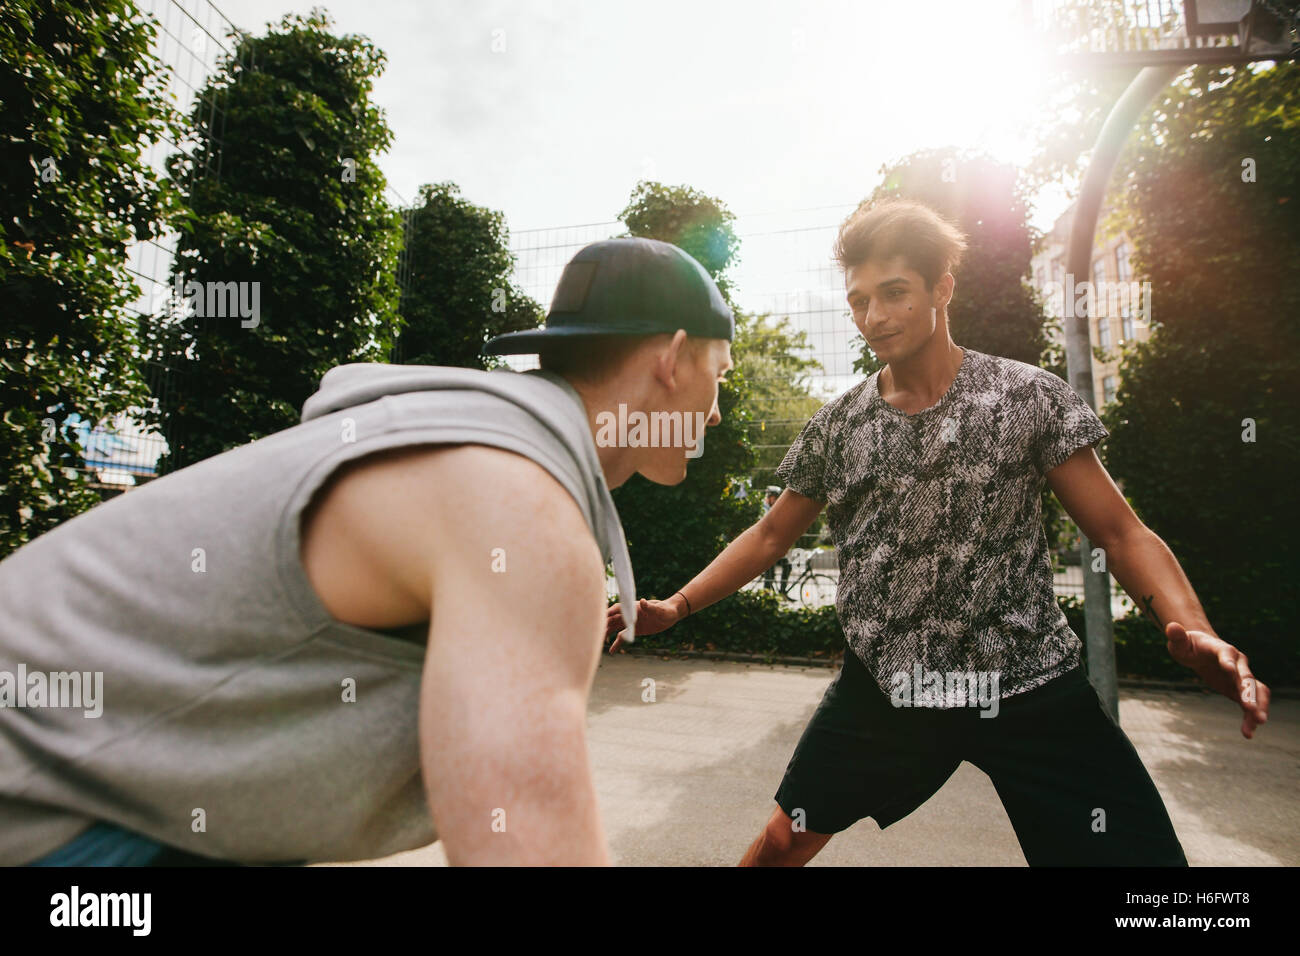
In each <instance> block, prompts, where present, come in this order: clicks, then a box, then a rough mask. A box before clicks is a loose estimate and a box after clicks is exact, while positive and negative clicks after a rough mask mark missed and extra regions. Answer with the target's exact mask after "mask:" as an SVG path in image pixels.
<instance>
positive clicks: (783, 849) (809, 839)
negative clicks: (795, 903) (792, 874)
mask: <svg viewBox="0 0 1300 956" xmlns="http://www.w3.org/2000/svg"><path fill="white" fill-rule="evenodd" d="M796 813H798V811H796ZM799 817H800V819H798V820H795V819H792V818H791V817H790V816H789V815H787V814H786V812H785V811H784V810H782V809H781V808H780V807H778V808H777V809H776V811H775V812H774V813H773V814H772V816H771V818H770V819H769V820H768V821H767V825H766V826H765V827H764V828H763V833H762V835H761V836H760V838H759V841H758V845H757V846H756V847H755V849H756V851H757V852H756V853H755V854H754V861H753V862H755V863H757V864H759V865H762V866H802V865H803V864H804V863H807V862H808V861H809V860H811V859H812V858H813V857H814V856H816V855H817V852H818V851H819V850H820V849H821V848H822V847H824V846H825V845H826V844H827V842H829V841H830V838H831V835H830V834H829V833H814V832H812V831H811V830H808V829H807V828H806V826H805V825H804V823H803V820H802V814H799Z"/></svg>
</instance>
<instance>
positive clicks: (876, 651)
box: [777, 349, 1108, 706]
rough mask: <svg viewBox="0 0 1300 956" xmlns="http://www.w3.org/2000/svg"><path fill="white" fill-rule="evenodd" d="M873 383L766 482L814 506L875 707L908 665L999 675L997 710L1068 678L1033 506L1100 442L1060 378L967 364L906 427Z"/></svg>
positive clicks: (1020, 366) (799, 441)
mask: <svg viewBox="0 0 1300 956" xmlns="http://www.w3.org/2000/svg"><path fill="white" fill-rule="evenodd" d="M879 375H880V373H879V372H876V373H875V374H873V375H872V376H871V377H870V378H868V379H867V380H866V381H865V382H862V383H861V384H859V385H857V386H855V387H854V388H852V389H850V390H849V391H848V392H846V393H845V394H844V395H841V396H840V397H839V398H837V399H835V400H834V401H832V402H830V403H828V404H827V405H825V406H824V407H823V408H822V409H821V410H820V411H818V412H817V414H816V415H814V416H813V417H812V419H811V420H810V421H809V422H808V424H807V425H806V426H804V429H803V431H802V432H800V433H799V436H798V437H797V438H796V439H795V441H794V444H792V445H791V446H790V450H789V451H788V452H787V453H786V456H785V459H784V460H783V461H782V462H781V464H780V466H779V467H778V468H777V475H778V476H780V478H781V479H782V481H784V482H785V484H786V486H787V487H789V488H791V489H793V490H794V491H797V492H798V493H799V494H801V495H805V496H806V497H808V498H813V499H815V500H817V501H824V502H826V505H827V509H826V515H827V519H828V522H829V524H830V528H831V533H832V535H833V536H834V540H835V545H836V548H837V550H838V552H839V566H840V586H839V593H838V597H837V599H836V608H837V611H838V613H839V618H840V624H841V626H842V627H843V628H844V633H845V636H846V638H847V639H848V642H849V644H850V645H851V646H852V648H853V649H854V651H855V652H856V653H857V655H858V657H859V658H861V659H862V662H863V663H864V664H865V665H866V667H867V669H868V670H869V671H870V672H871V673H872V675H873V676H874V677H875V680H876V683H877V684H878V685H879V687H880V688H881V690H882V691H883V692H884V693H886V694H888V693H890V692H891V689H892V688H893V687H894V685H895V681H896V680H897V679H898V678H897V675H899V674H906V675H911V674H913V673H915V672H916V668H917V665H919V668H920V671H922V672H927V673H928V672H939V673H949V672H952V671H957V672H967V673H969V672H982V673H995V674H998V675H999V696H1000V697H1004V698H1005V697H1010V696H1013V695H1015V694H1019V693H1023V692H1025V691H1028V690H1032V689H1033V688H1035V687H1038V686H1039V685H1041V684H1044V683H1046V682H1047V681H1049V680H1051V679H1052V678H1054V677H1058V676H1060V675H1061V674H1064V673H1066V672H1067V671H1069V670H1070V669H1072V668H1073V667H1075V666H1077V665H1078V664H1079V661H1080V651H1081V649H1082V644H1081V643H1080V641H1079V638H1078V636H1077V635H1075V633H1074V632H1073V631H1072V630H1071V629H1070V626H1069V624H1068V623H1067V622H1066V619H1065V615H1064V614H1062V613H1061V610H1060V608H1059V606H1058V605H1057V603H1056V599H1055V597H1054V595H1053V591H1052V567H1051V561H1050V558H1049V556H1048V550H1047V536H1046V534H1045V533H1044V531H1043V524H1042V515H1041V501H1040V495H1041V492H1042V487H1043V483H1044V481H1045V480H1046V477H1045V476H1046V473H1047V472H1048V471H1050V470H1052V469H1053V468H1055V467H1056V466H1057V465H1059V464H1061V463H1062V462H1063V461H1065V460H1066V459H1067V458H1069V457H1070V455H1071V454H1073V453H1074V452H1075V451H1077V450H1078V449H1080V448H1083V447H1085V446H1088V445H1095V444H1096V443H1097V442H1099V441H1100V440H1101V439H1103V438H1105V437H1106V436H1107V434H1108V433H1107V431H1106V429H1105V427H1104V426H1103V425H1102V424H1101V422H1100V421H1099V420H1098V418H1097V416H1096V415H1095V414H1094V413H1093V411H1092V409H1091V408H1089V407H1088V405H1087V403H1086V402H1084V401H1083V400H1082V399H1081V398H1079V396H1078V395H1076V394H1075V392H1074V390H1073V389H1072V388H1070V386H1069V384H1068V383H1066V382H1065V381H1063V380H1062V379H1061V378H1060V377H1059V376H1056V375H1053V374H1052V373H1051V372H1048V371H1045V370H1043V369H1040V368H1035V367H1034V366H1032V365H1027V364H1025V363H1023V362H1016V361H1013V360H1011V359H1006V358H1000V357H998V356H994V355H985V354H983V353H981V352H977V351H975V350H974V349H965V354H964V356H963V358H962V363H961V367H960V368H959V369H958V371H957V376H956V378H955V379H954V380H953V383H952V385H951V386H949V388H948V391H947V392H946V393H944V395H943V397H942V398H941V399H939V401H938V402H937V403H936V404H934V405H932V406H931V407H929V408H927V409H923V410H922V411H920V412H917V413H916V414H915V415H908V414H907V413H905V412H903V411H901V410H900V409H898V408H895V407H894V406H893V405H890V404H889V403H888V402H886V401H885V400H884V399H883V398H882V397H881V396H880V390H879V387H878V385H877V379H878V378H879ZM947 703H949V702H946V701H942V700H937V701H936V700H931V701H929V702H928V704H929V706H945V704H947ZM918 704H919V705H924V704H920V702H918Z"/></svg>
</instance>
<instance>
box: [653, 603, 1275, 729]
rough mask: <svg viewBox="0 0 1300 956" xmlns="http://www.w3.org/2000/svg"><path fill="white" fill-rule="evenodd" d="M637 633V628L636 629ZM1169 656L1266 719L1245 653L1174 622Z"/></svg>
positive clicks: (1168, 630)
mask: <svg viewBox="0 0 1300 956" xmlns="http://www.w3.org/2000/svg"><path fill="white" fill-rule="evenodd" d="M637 632H638V633H640V628H638V629H637ZM1165 640H1166V641H1167V646H1168V648H1169V656H1170V657H1172V658H1173V659H1174V660H1176V661H1177V662H1178V663H1180V664H1182V665H1183V666H1184V667H1190V668H1191V669H1192V670H1194V671H1196V673H1197V675H1198V676H1199V677H1200V678H1201V680H1203V681H1205V683H1206V684H1208V685H1209V686H1210V687H1211V688H1213V689H1214V690H1217V691H1218V692H1219V693H1220V694H1222V695H1223V696H1224V697H1227V698H1228V699H1229V700H1232V701H1235V702H1236V703H1237V704H1239V705H1240V706H1241V712H1242V715H1243V718H1242V721H1241V734H1242V736H1243V737H1246V738H1250V737H1254V736H1255V728H1256V727H1258V726H1259V725H1260V724H1262V723H1265V722H1266V721H1267V720H1268V698H1269V691H1268V685H1267V684H1265V683H1264V682H1263V681H1260V680H1256V679H1255V675H1254V674H1252V673H1251V672H1250V666H1249V663H1248V661H1247V660H1246V655H1245V654H1243V653H1241V651H1239V650H1237V649H1236V648H1235V647H1233V646H1232V645H1231V644H1229V643H1228V642H1227V641H1225V640H1223V639H1222V638H1219V637H1215V636H1214V635H1213V634H1210V633H1208V632H1206V631H1189V630H1187V628H1185V627H1183V626H1182V625H1181V624H1179V623H1177V622H1176V621H1170V622H1169V623H1168V624H1166V625H1165Z"/></svg>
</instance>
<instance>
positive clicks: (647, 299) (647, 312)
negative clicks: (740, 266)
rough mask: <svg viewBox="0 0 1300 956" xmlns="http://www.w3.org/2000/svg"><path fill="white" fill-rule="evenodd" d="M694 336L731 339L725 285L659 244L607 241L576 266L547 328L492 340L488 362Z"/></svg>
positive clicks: (587, 250) (563, 282)
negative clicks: (564, 344) (604, 339)
mask: <svg viewBox="0 0 1300 956" xmlns="http://www.w3.org/2000/svg"><path fill="white" fill-rule="evenodd" d="M678 329H685V330H686V334H687V335H694V336H699V337H701V338H709V339H727V340H728V341H730V340H731V338H732V336H733V335H734V333H735V321H734V320H733V318H732V315H731V308H730V306H728V305H727V303H726V301H725V300H724V299H723V298H722V293H721V292H719V291H718V287H717V284H716V283H714V281H713V278H712V277H711V276H710V275H709V274H708V273H707V272H706V271H705V270H704V267H703V266H702V265H700V264H699V263H698V262H696V261H695V259H693V258H692V257H691V256H690V255H689V254H687V253H686V252H685V251H683V250H682V249H679V248H678V247H677V246H674V245H673V244H672V243H668V242H660V241H659V240H658V239H606V240H604V241H602V242H593V243H592V244H591V245H589V246H585V247H583V248H582V249H581V250H580V251H579V252H578V254H577V255H575V256H574V257H573V258H572V259H570V260H569V264H568V265H566V266H565V267H564V272H563V274H562V275H561V276H560V284H559V285H558V286H557V287H556V289H555V297H554V298H553V299H552V300H551V310H550V311H549V312H548V313H547V314H546V325H545V327H544V328H540V329H528V330H526V331H523V332H507V333H506V334H505V335H498V336H497V337H496V338H493V339H489V340H488V341H487V343H485V344H484V346H483V354H484V355H514V354H519V353H529V352H537V351H539V350H540V349H541V347H542V344H543V343H547V342H553V341H557V340H563V339H569V338H580V337H583V336H593V335H659V334H662V333H665V332H667V333H672V332H676V331H677V330H678Z"/></svg>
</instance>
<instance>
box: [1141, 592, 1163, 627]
mask: <svg viewBox="0 0 1300 956" xmlns="http://www.w3.org/2000/svg"><path fill="white" fill-rule="evenodd" d="M1155 597H1156V596H1155V595H1154V594H1144V595H1143V596H1142V603H1143V604H1145V605H1146V612H1147V613H1148V614H1150V615H1151V620H1153V621H1155V622H1156V627H1158V628H1160V629H1161V630H1164V626H1165V625H1164V622H1163V621H1161V620H1160V615H1158V614H1157V613H1156V610H1155V608H1153V607H1152V606H1151V604H1152V602H1153V601H1154V600H1155Z"/></svg>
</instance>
